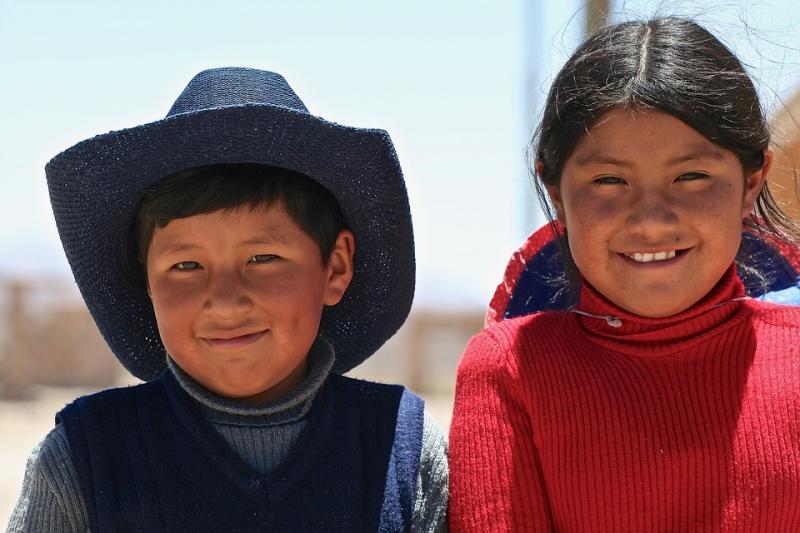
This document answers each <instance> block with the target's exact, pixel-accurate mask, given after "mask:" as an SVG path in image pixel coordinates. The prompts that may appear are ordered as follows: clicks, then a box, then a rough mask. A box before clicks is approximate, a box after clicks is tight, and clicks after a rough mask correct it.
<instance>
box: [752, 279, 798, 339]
mask: <svg viewBox="0 0 800 533" xmlns="http://www.w3.org/2000/svg"><path fill="white" fill-rule="evenodd" d="M792 291H796V292H797V298H798V299H797V301H795V300H794V298H795V296H794V295H789V294H787V295H785V296H787V297H789V296H791V299H786V298H771V299H769V300H761V299H754V300H749V301H748V302H747V303H748V306H749V307H750V308H751V309H752V310H753V312H754V313H753V315H754V319H755V320H756V321H757V322H763V323H766V324H769V325H771V326H773V327H774V326H777V327H781V328H788V329H790V330H794V331H797V333H798V334H800V288H794V289H792Z"/></svg>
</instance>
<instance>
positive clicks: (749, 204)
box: [742, 149, 773, 218]
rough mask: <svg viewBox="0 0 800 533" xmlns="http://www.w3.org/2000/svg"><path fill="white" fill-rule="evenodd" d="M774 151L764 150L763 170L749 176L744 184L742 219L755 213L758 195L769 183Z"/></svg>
mask: <svg viewBox="0 0 800 533" xmlns="http://www.w3.org/2000/svg"><path fill="white" fill-rule="evenodd" d="M772 160H773V159H772V150H769V149H767V150H764V164H763V165H761V168H760V169H758V170H756V171H755V172H753V173H752V174H749V175H748V176H747V177H746V179H745V182H744V198H743V199H742V218H747V217H749V216H750V214H751V213H752V212H753V207H754V206H755V205H756V200H757V199H758V195H759V194H761V189H763V188H764V186H765V185H766V183H767V174H769V170H770V168H772Z"/></svg>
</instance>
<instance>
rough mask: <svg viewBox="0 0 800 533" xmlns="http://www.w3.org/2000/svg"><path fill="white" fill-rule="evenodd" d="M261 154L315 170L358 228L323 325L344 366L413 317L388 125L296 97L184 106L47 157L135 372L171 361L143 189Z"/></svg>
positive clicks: (409, 248)
mask: <svg viewBox="0 0 800 533" xmlns="http://www.w3.org/2000/svg"><path fill="white" fill-rule="evenodd" d="M220 163H259V164H265V165H272V166H278V167H283V168H288V169H290V170H293V171H296V172H300V173H303V174H306V175H308V176H309V177H311V178H312V179H314V180H316V181H317V182H319V183H320V184H322V185H323V186H324V187H326V188H327V189H328V190H329V191H330V192H331V193H332V194H333V195H334V197H335V198H336V200H337V201H338V202H339V205H340V207H341V209H342V212H343V213H344V215H345V219H346V220H347V223H348V226H349V228H350V229H351V230H352V231H353V234H354V235H355V239H356V252H355V265H354V270H355V272H354V276H353V281H352V283H351V284H350V287H349V288H348V290H347V292H346V293H345V296H344V297H343V299H342V300H341V302H339V303H338V304H337V305H335V306H332V307H326V308H325V310H324V311H323V316H322V321H321V324H320V335H322V336H323V337H324V338H326V339H327V340H328V341H329V342H330V343H331V344H332V345H333V347H334V349H335V350H336V363H335V366H334V371H335V372H338V373H344V372H346V371H348V370H350V369H351V368H353V367H355V366H356V365H358V364H359V363H361V362H362V361H363V360H364V359H366V358H367V357H369V356H370V355H371V354H372V353H373V352H375V350H377V349H378V348H379V347H380V346H381V345H382V344H383V343H384V342H385V341H386V340H387V339H388V338H389V337H391V336H392V335H393V334H394V333H395V332H396V331H397V329H398V328H399V327H400V326H401V325H402V324H403V322H404V321H405V318H406V316H407V315H408V312H409V310H410V307H411V302H412V299H413V294H414V278H415V265H414V244H413V231H412V226H411V214H410V209H409V204H408V195H407V192H406V187H405V183H404V181H403V177H402V172H401V170H400V165H399V163H398V161H397V156H396V154H395V151H394V148H393V145H392V142H391V140H390V138H389V135H388V134H387V133H386V132H385V131H382V130H375V129H362V128H352V127H348V126H343V125H339V124H336V123H333V122H329V121H326V120H324V119H321V118H319V117H316V116H314V115H309V114H306V113H302V112H298V111H294V110H291V109H287V108H283V107H279V106H272V105H259V104H248V105H238V106H231V107H224V108H217V109H208V110H203V111H197V112H191V113H185V114H179V115H175V116H171V117H168V118H165V119H163V120H158V121H155V122H151V123H147V124H143V125H140V126H136V127H133V128H128V129H124V130H119V131H113V132H110V133H107V134H103V135H99V136H97V137H94V138H91V139H88V140H85V141H82V142H80V143H78V144H76V145H75V146H73V147H71V148H69V149H67V150H65V151H64V152H62V153H60V154H58V155H57V156H56V157H54V158H53V159H52V160H51V161H50V162H49V163H48V164H47V167H46V173H47V181H48V186H49V190H50V198H51V202H52V205H53V212H54V215H55V219H56V224H57V226H58V231H59V235H60V237H61V241H62V243H63V245H64V250H65V252H66V255H67V259H68V260H69V263H70V265H71V267H72V271H73V274H74V276H75V280H76V283H77V284H78V287H79V289H80V291H81V294H82V296H83V298H84V300H85V301H86V304H87V307H88V308H89V311H90V313H91V314H92V316H93V318H94V320H95V322H96V323H97V326H98V328H99V329H100V331H101V333H102V334H103V337H104V338H105V339H106V341H107V342H108V344H109V346H110V347H111V349H112V351H113V352H114V354H115V355H116V356H117V358H118V359H119V360H120V362H121V363H122V364H123V365H124V366H125V367H126V368H127V369H128V370H129V371H130V372H131V373H132V374H133V375H135V376H136V377H138V378H140V379H143V380H149V379H153V378H155V377H156V376H157V375H158V374H159V373H160V372H161V370H163V368H164V367H165V352H164V347H163V345H162V343H161V340H160V337H159V333H158V327H157V324H156V320H155V316H154V313H153V308H152V305H151V303H150V299H149V297H148V295H147V290H146V284H145V281H144V276H143V272H142V269H141V268H140V267H139V265H138V264H137V260H136V244H135V241H134V238H133V229H132V224H133V218H134V216H135V210H136V208H137V205H138V202H139V200H140V198H141V196H142V193H143V192H144V191H145V189H147V188H148V187H149V186H151V185H152V184H154V183H155V182H157V181H159V180H160V179H163V178H164V177H166V176H169V175H171V174H173V173H175V172H179V171H181V170H185V169H188V168H192V167H198V166H204V165H211V164H220Z"/></svg>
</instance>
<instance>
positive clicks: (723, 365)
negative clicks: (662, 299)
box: [450, 268, 800, 533]
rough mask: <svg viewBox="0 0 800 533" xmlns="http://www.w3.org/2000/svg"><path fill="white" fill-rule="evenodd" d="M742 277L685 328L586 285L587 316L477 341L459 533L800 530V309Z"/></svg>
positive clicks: (459, 474) (537, 319)
mask: <svg viewBox="0 0 800 533" xmlns="http://www.w3.org/2000/svg"><path fill="white" fill-rule="evenodd" d="M742 295H743V288H742V283H741V282H740V281H739V279H738V277H736V273H735V271H734V269H733V268H731V269H730V271H729V272H728V273H727V274H726V275H725V277H724V278H723V279H722V280H721V281H720V283H719V284H718V285H717V286H716V287H715V288H714V289H713V290H712V292H711V293H709V294H708V295H707V296H706V298H704V299H703V301H701V302H699V303H698V304H696V305H694V306H693V307H692V308H690V309H688V310H686V311H684V312H683V313H680V314H679V315H676V316H673V317H669V318H664V319H645V318H642V317H638V316H636V315H631V314H629V313H626V312H624V311H622V310H621V309H619V308H617V307H615V306H614V305H612V304H611V303H609V302H608V301H606V300H605V299H604V298H603V297H602V296H600V295H599V294H598V293H596V292H595V291H594V290H592V289H591V288H590V287H585V288H584V289H583V290H582V293H581V297H580V303H579V304H578V306H577V309H580V310H582V311H586V312H588V313H592V314H595V315H608V314H610V315H614V316H617V317H620V318H622V326H621V327H619V328H613V327H611V326H610V325H609V324H608V323H607V322H606V320H603V319H602V318H593V317H587V316H582V315H579V314H576V313H572V312H568V311H565V312H546V313H539V314H535V315H531V316H527V317H523V318H519V319H514V320H506V321H503V322H500V323H498V324H496V325H494V326H492V327H490V328H488V329H486V330H484V331H483V332H481V333H480V334H479V335H477V336H476V337H475V338H473V339H472V341H471V342H470V344H469V346H468V347H467V349H466V351H465V353H464V356H463V359H462V362H461V365H460V367H459V370H458V380H457V384H456V400H455V408H454V413H453V421H452V425H451V432H450V469H451V474H450V475H451V495H450V525H451V530H452V531H454V532H460V531H480V532H481V533H485V532H495V531H520V532H528V531H552V530H558V531H591V532H606V531H625V532H627V531H681V532H684V531H747V532H762V531H769V532H779V531H800V308H798V307H789V306H778V305H772V304H767V303H764V302H759V301H754V300H732V299H733V298H737V297H741V296H742Z"/></svg>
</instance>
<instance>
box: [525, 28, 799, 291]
mask: <svg viewBox="0 0 800 533" xmlns="http://www.w3.org/2000/svg"><path fill="white" fill-rule="evenodd" d="M612 108H623V109H629V110H656V111H661V112H664V113H668V114H670V115H672V116H674V117H676V118H678V119H680V120H681V121H683V122H684V123H686V124H687V125H689V126H691V127H692V128H694V129H695V130H697V131H698V132H699V133H701V134H702V135H703V136H705V137H706V138H707V139H709V140H710V141H711V142H713V143H715V144H717V145H719V146H721V147H722V148H725V149H727V150H730V151H731V152H733V153H734V154H735V155H736V156H737V157H738V158H739V160H740V161H741V163H742V167H743V168H744V170H745V172H747V173H752V172H754V171H756V170H758V169H760V168H761V167H762V166H763V164H764V150H765V149H767V147H768V146H769V142H770V134H769V129H768V126H767V121H766V118H765V114H764V110H763V109H762V107H761V103H760V102H759V98H758V94H757V92H756V89H755V86H754V85H753V82H752V80H751V79H750V77H749V76H748V74H747V73H746V72H745V70H744V67H743V66H742V64H741V63H740V62H739V60H738V59H737V58H736V56H735V55H734V54H733V52H731V51H730V50H729V49H728V48H727V47H726V46H725V45H724V44H722V43H721V42H720V41H719V40H718V39H717V38H716V37H714V36H713V35H712V34H711V33H709V32H708V31H707V30H706V29H705V28H703V27H701V26H699V25H698V24H696V23H695V22H692V21H690V20H686V19H682V18H676V17H665V18H656V19H653V20H649V21H632V22H623V23H620V24H616V25H613V26H609V27H607V28H605V29H603V30H601V31H599V32H598V33H596V34H594V35H592V36H591V37H589V38H588V39H587V40H586V41H585V42H584V43H583V44H582V45H581V46H580V47H579V48H578V49H577V50H576V51H575V53H573V55H572V56H571V57H570V58H569V60H568V61H567V62H566V64H565V65H564V67H563V68H562V69H561V71H560V72H559V73H558V75H557V76H556V79H555V81H554V82H553V85H552V87H551V89H550V93H549V94H548V97H547V103H546V104H545V108H544V115H543V117H542V121H541V123H540V124H539V126H538V127H537V128H536V131H535V132H534V135H533V139H532V140H531V143H530V145H529V146H528V152H527V159H528V163H529V167H530V169H531V173H532V175H533V176H534V180H533V181H534V183H535V187H536V192H537V194H538V196H539V200H540V202H541V204H542V208H543V209H544V211H545V214H546V215H547V217H548V219H549V220H550V222H551V223H552V224H555V222H554V220H555V216H554V212H553V208H552V206H551V204H550V202H549V198H548V195H547V191H546V189H545V185H556V186H557V185H558V184H559V182H560V179H561V172H562V170H563V168H564V164H565V162H566V161H567V159H568V158H569V156H570V155H571V154H572V152H573V151H574V149H575V147H576V145H577V143H578V141H579V140H580V139H581V137H582V136H583V135H584V134H585V133H586V132H587V131H588V130H589V129H590V128H591V127H592V126H593V125H594V123H595V121H596V120H597V119H598V118H599V117H600V116H601V115H602V114H603V113H605V112H607V111H609V110H610V109H612ZM534 161H539V162H541V172H540V173H537V172H536V170H535V167H534V165H533V163H534ZM754 211H755V216H751V217H750V219H749V220H748V221H747V222H746V224H747V226H749V227H750V228H751V229H753V230H756V231H759V232H767V233H770V234H771V235H773V236H775V237H777V238H780V239H783V240H790V241H798V240H800V227H798V224H797V223H796V222H794V221H793V220H792V219H791V218H790V217H788V216H787V215H786V214H785V213H784V212H783V211H782V210H781V209H780V207H779V206H778V204H777V203H776V202H775V200H774V199H773V197H772V195H771V194H770V192H769V189H768V188H767V186H766V185H765V186H764V188H763V190H762V191H761V194H760V195H759V197H758V199H757V200H756V205H755V210H754ZM743 242H744V240H743ZM559 245H560V249H561V253H562V256H563V260H564V264H565V269H566V272H565V274H566V278H567V282H568V285H569V290H570V292H573V293H574V290H575V289H576V288H577V285H578V282H579V281H578V280H579V276H578V272H577V268H576V267H575V263H574V261H573V260H572V256H571V254H570V251H569V246H568V243H567V239H566V236H565V235H564V236H562V237H561V238H560V242H559ZM745 248H746V245H743V247H742V248H740V251H739V254H738V256H737V266H738V267H739V269H740V271H741V272H742V273H744V274H746V275H754V274H757V273H756V272H755V271H754V269H753V267H752V266H750V265H748V255H749V253H748V252H747V250H746V249H745ZM765 283H766V282H765Z"/></svg>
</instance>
